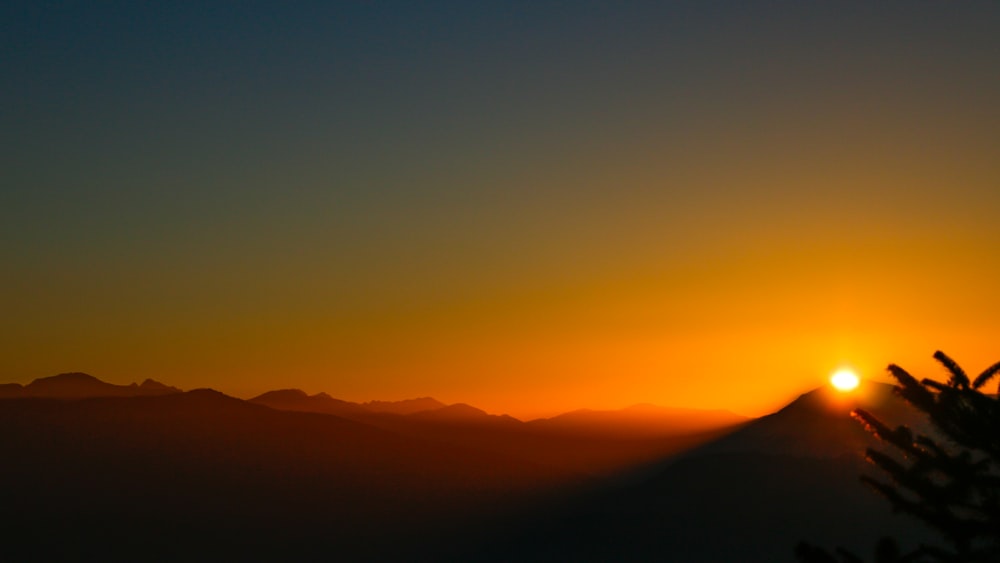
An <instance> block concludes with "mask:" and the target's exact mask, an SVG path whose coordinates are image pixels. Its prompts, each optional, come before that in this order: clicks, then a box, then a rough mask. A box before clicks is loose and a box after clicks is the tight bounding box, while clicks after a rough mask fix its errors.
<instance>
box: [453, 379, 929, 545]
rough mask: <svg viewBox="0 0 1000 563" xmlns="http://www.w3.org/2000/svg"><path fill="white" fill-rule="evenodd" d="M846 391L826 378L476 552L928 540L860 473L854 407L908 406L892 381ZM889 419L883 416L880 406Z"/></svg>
mask: <svg viewBox="0 0 1000 563" xmlns="http://www.w3.org/2000/svg"><path fill="white" fill-rule="evenodd" d="M884 387H885V388H883V387H879V386H877V385H875V386H874V387H872V388H870V389H869V391H870V393H868V394H859V395H857V396H853V397H850V398H848V397H843V396H835V395H831V394H829V393H828V392H827V390H825V389H820V390H816V391H813V392H811V393H807V394H805V395H803V396H802V397H800V398H799V399H798V400H796V401H794V402H793V403H791V404H790V405H788V406H787V407H785V408H784V409H782V410H781V411H779V412H777V413H775V414H773V415H769V416H768V417H763V418H762V419H758V420H757V421H754V422H751V423H749V424H747V425H745V426H743V427H742V428H740V429H739V430H736V431H735V432H733V433H732V434H730V435H728V436H726V437H723V438H721V439H719V440H717V441H715V442H712V443H709V444H706V445H704V446H702V447H700V448H697V449H695V450H694V451H692V452H690V453H688V454H686V455H684V456H682V457H681V459H678V460H672V461H669V462H664V463H662V464H659V465H654V466H653V467H647V468H645V469H644V470H643V471H642V472H639V473H636V474H634V475H631V476H630V477H629V478H628V479H619V480H617V482H618V483H622V482H624V483H627V484H626V485H624V486H618V487H614V486H609V487H607V488H604V489H603V490H598V491H595V492H592V493H587V494H585V495H582V496H580V497H577V498H574V499H571V500H569V501H567V502H564V503H562V504H558V505H551V506H549V507H547V508H546V509H544V510H541V511H539V512H538V513H537V515H535V516H528V515H526V516H525V518H527V519H528V520H529V522H528V523H527V524H526V525H524V526H523V527H522V528H521V529H520V530H519V531H517V532H515V533H507V534H498V535H497V536H496V537H495V538H494V542H493V544H492V545H489V546H485V547H483V549H482V551H480V552H478V553H472V554H469V557H470V558H471V559H476V560H484V561H671V562H676V563H709V562H717V561H740V562H745V563H757V562H759V563H765V562H767V563H774V562H778V563H780V562H782V561H787V562H792V561H794V560H795V558H794V552H793V548H794V546H795V544H796V543H797V542H798V541H800V540H802V539H808V540H809V541H812V542H816V543H820V544H828V545H843V546H846V547H849V548H855V549H858V550H859V551H863V552H867V551H870V550H871V548H872V547H873V546H874V544H875V542H876V541H877V540H878V538H879V537H880V536H881V535H883V534H891V535H895V536H896V537H899V538H901V539H902V540H903V541H904V542H907V543H916V542H918V541H926V540H927V539H929V535H930V534H931V532H929V531H928V530H927V529H925V528H924V527H923V526H922V525H921V524H920V523H918V522H916V521H915V520H911V519H907V518H905V517H901V516H897V515H893V514H892V512H891V510H890V508H889V506H888V504H887V503H886V502H884V500H883V499H881V498H880V497H878V495H876V494H874V493H873V492H872V491H870V490H869V489H867V488H866V487H865V486H863V485H862V483H861V482H860V480H859V477H860V475H861V474H862V473H863V472H866V471H868V470H869V467H868V465H867V463H866V462H865V461H864V459H863V448H864V446H865V445H866V440H869V439H870V438H869V437H867V434H866V433H865V432H864V430H863V429H862V428H860V426H859V425H858V424H857V423H856V422H854V421H852V420H850V419H849V418H848V415H847V413H848V412H850V410H851V409H852V408H854V406H856V405H858V404H863V405H865V406H866V407H868V408H870V409H873V410H876V409H880V410H882V412H891V413H895V414H904V415H905V414H907V408H906V406H904V405H905V404H904V403H903V402H902V400H901V399H898V398H897V397H895V396H893V395H892V394H891V393H888V392H887V389H886V388H888V387H889V386H884ZM887 418H888V419H891V418H890V417H887Z"/></svg>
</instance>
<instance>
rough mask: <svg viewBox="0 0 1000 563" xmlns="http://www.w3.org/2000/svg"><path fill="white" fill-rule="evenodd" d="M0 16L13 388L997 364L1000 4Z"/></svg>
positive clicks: (406, 7)
mask: <svg viewBox="0 0 1000 563" xmlns="http://www.w3.org/2000/svg"><path fill="white" fill-rule="evenodd" d="M0 22H3V23H2V24H0V30H2V31H0V54H2V55H0V75H2V76H3V80H2V81H0V131H2V133H0V143H2V145H0V149H2V150H0V260H2V262H3V268H2V271H0V315H2V322H0V382H19V383H26V382H29V381H31V380H32V379H34V378H36V377H43V376H48V375H53V374H56V373H60V372H67V371H84V372H87V373H90V374H92V375H95V376H97V377H99V378H101V379H104V380H106V381H110V382H114V383H128V382H131V381H142V380H143V379H145V378H147V377H149V378H153V379H157V380H160V381H163V382H166V383H169V384H172V385H177V386H179V387H182V388H185V389H190V388H196V387H213V388H216V389H219V390H221V391H224V392H226V393H229V394H232V395H235V396H240V397H250V396H253V395H256V394H258V393H261V392H264V391H266V390H269V389H275V388H289V387H296V388H301V389H304V390H306V391H308V392H310V393H315V392H319V391H325V392H328V393H330V394H331V395H333V396H335V397H339V398H342V399H347V400H370V399H402V398H407V397H416V396H427V395H430V396H434V397H436V398H438V399H439V400H443V401H446V402H459V401H462V402H467V403H470V404H473V405H476V406H479V407H481V408H484V409H486V410H488V411H490V412H505V413H510V414H513V415H515V416H521V417H533V416H542V415H546V414H553V413H555V412H559V411H564V410H569V409H573V408H579V407H590V408H619V407H624V406H626V405H629V404H633V403H640V402H643V403H654V404H659V405H665V406H686V407H698V408H724V409H729V410H733V411H735V412H739V413H742V414H747V415H761V414H765V413H767V412H770V411H772V410H774V409H775V408H777V407H779V406H781V405H782V404H783V403H785V402H787V401H788V400H790V399H791V398H793V397H795V396H796V395H798V394H799V393H802V392H805V391H807V390H809V389H811V388H813V387H816V386H818V385H822V384H823V382H824V381H825V379H826V378H827V377H828V376H829V374H830V373H832V372H833V371H835V370H836V369H837V368H840V367H844V366H850V367H853V368H854V369H856V370H857V371H858V372H859V373H860V374H861V375H862V376H863V377H869V378H882V377H884V376H883V374H884V367H885V365H886V364H888V363H890V362H893V363H897V364H900V365H902V366H903V367H905V368H908V369H911V371H913V372H914V373H916V374H917V375H920V376H937V375H939V374H940V373H941V371H940V370H939V369H937V368H936V367H935V364H934V362H933V361H932V360H931V359H930V357H931V354H932V353H933V352H934V351H935V350H937V349H942V350H944V351H945V352H946V353H948V354H949V355H951V356H952V357H954V358H955V359H956V360H958V361H959V363H961V364H962V365H964V366H965V367H966V368H967V369H968V370H969V371H973V372H978V371H979V370H982V369H984V368H985V367H987V366H988V365H990V364H992V363H993V362H994V361H996V360H1000V347H998V345H997V343H998V342H1000V324H998V321H997V319H1000V292H998V291H997V290H996V288H997V280H998V275H1000V261H998V260H997V257H998V252H1000V221H997V216H998V214H1000V72H997V69H998V68H1000V4H998V3H996V2H985V1H984V2H976V1H969V2H944V1H905V2H903V1H886V2H878V3H871V2H861V1H856V2H855V1H847V2H777V1H768V2H763V1H756V0H751V1H739V2H737V1H732V2H713V1H692V2H680V1H678V2H659V3H655V2H626V1H616V2H594V1H574V2H544V1H543V2H537V1H536V2H495V3H494V2H474V3H472V2H409V1H407V2H393V1H385V2H296V3H291V2H288V3H286V2H190V3H189V2H163V3H157V2H142V3H140V2H105V3H100V4H99V5H94V4H92V3H85V2H18V1H15V2H5V3H4V4H3V6H2V7H0Z"/></svg>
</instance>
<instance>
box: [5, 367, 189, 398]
mask: <svg viewBox="0 0 1000 563" xmlns="http://www.w3.org/2000/svg"><path fill="white" fill-rule="evenodd" d="M180 392H181V390H180V389H178V388H176V387H169V386H167V385H164V384H162V383H159V382H157V381H153V380H152V379H147V380H145V381H143V382H142V384H141V385H137V384H135V383H132V384H130V385H114V384H111V383H105V382H103V381H101V380H100V379H97V378H96V377H94V376H92V375H88V374H86V373H79V372H74V373H62V374H59V375H53V376H51V377H42V378H39V379H36V380H34V381H32V382H31V383H29V384H27V385H25V386H21V385H19V384H17V383H10V384H5V385H2V386H0V398H16V397H40V398H49V399H85V398H90V397H137V396H150V395H168V394H173V393H180Z"/></svg>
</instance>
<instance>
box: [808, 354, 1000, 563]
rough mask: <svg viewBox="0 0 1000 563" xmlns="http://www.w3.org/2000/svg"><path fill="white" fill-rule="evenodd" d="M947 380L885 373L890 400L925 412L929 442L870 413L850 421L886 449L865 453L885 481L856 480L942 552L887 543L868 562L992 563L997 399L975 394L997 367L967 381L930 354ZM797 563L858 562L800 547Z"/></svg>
mask: <svg viewBox="0 0 1000 563" xmlns="http://www.w3.org/2000/svg"><path fill="white" fill-rule="evenodd" d="M934 359H936V360H937V361H939V362H940V363H941V364H942V365H943V366H944V367H945V369H947V371H948V373H949V379H948V382H947V383H940V382H937V381H934V380H931V379H924V380H921V381H918V380H917V379H916V378H914V377H913V376H912V375H910V374H909V373H907V372H906V370H904V369H903V368H901V367H899V366H897V365H890V366H889V373H890V374H891V375H892V376H893V377H894V378H895V379H896V381H897V382H898V385H897V386H896V388H895V391H896V393H897V394H899V395H900V396H901V397H903V398H904V399H905V400H906V401H907V402H909V403H910V404H911V405H913V406H914V407H916V408H917V409H919V410H920V411H922V412H923V413H925V414H926V415H927V417H928V419H929V420H930V422H931V424H932V427H933V428H934V429H935V430H936V431H937V432H936V436H935V437H933V438H932V437H930V436H924V435H920V434H914V432H913V431H912V430H910V429H909V428H907V427H906V426H898V427H896V428H895V429H893V428H890V427H889V426H887V425H886V424H884V423H883V422H881V421H880V420H878V419H877V418H876V417H874V416H873V415H872V414H871V413H868V412H866V411H864V410H861V409H858V410H855V411H854V412H853V413H851V414H852V416H853V417H854V418H855V419H857V420H858V421H860V422H861V423H862V424H864V425H865V427H866V428H867V429H868V430H869V431H870V432H871V433H872V434H874V435H875V436H876V437H878V438H879V439H880V440H882V441H883V442H887V443H888V444H889V445H890V446H892V449H891V450H889V451H888V452H881V451H877V450H873V449H871V448H869V449H868V450H867V452H866V454H867V457H868V460H869V461H870V462H871V463H872V464H874V465H875V466H876V467H878V468H879V469H881V470H882V471H883V472H884V473H885V474H887V476H888V477H889V482H886V481H883V480H879V479H876V478H873V477H870V476H867V475H865V476H862V477H861V480H862V481H863V482H865V483H867V484H869V485H870V486H872V487H873V488H874V489H875V490H876V491H878V492H879V493H881V494H882V495H883V496H884V497H885V498H886V499H888V500H889V502H890V503H891V504H892V508H893V511H894V512H905V513H907V514H910V515H912V516H915V517H916V518H919V519H920V520H922V521H924V522H925V523H927V524H928V525H929V526H931V527H932V528H934V529H935V530H937V531H938V532H940V533H941V535H942V537H943V539H944V540H945V542H946V543H947V544H948V546H947V547H934V546H928V545H921V546H919V547H917V548H916V549H914V550H912V551H909V552H906V553H903V552H901V551H900V549H899V548H898V546H897V544H896V542H895V541H894V540H893V539H891V538H883V539H882V540H881V541H880V542H879V544H878V546H877V547H876V549H875V555H874V559H873V561H874V562H875V563H944V562H947V563H980V562H982V563H985V562H994V563H995V562H1000V400H998V396H997V395H992V396H991V395H987V394H985V393H984V392H983V391H981V389H982V388H983V386H984V385H986V383H987V382H989V380H990V379H992V378H993V377H994V376H996V375H997V374H998V373H1000V362H997V363H996V364H993V365H992V366H990V367H989V368H988V369H986V370H985V371H984V372H982V373H981V374H979V376H978V377H976V378H975V379H974V380H971V381H970V379H969V376H968V375H966V373H965V371H964V370H963V369H962V368H961V367H960V366H959V365H958V364H957V363H955V361H954V360H952V359H951V358H949V357H948V356H947V355H945V354H944V353H943V352H940V351H938V352H935V353H934ZM795 553H796V555H797V556H798V558H799V561H801V562H802V563H862V562H863V559H862V558H860V557H858V556H857V555H855V554H853V553H850V552H849V551H847V550H845V549H842V548H838V549H836V550H835V552H834V554H830V553H829V552H827V551H826V550H824V549H822V548H818V547H815V546H811V545H808V544H805V543H801V544H799V545H798V546H797V547H796V550H795Z"/></svg>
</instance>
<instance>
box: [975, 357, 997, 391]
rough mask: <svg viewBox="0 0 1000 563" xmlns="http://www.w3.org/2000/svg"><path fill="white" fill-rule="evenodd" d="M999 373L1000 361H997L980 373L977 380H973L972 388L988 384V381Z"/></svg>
mask: <svg viewBox="0 0 1000 563" xmlns="http://www.w3.org/2000/svg"><path fill="white" fill-rule="evenodd" d="M997 373H1000V362H997V363H995V364H993V365H992V366H990V367H988V368H986V369H985V370H983V373H981V374H979V376H977V377H976V380H975V381H973V382H972V388H973V389H979V388H980V387H982V386H983V385H986V382H987V381H989V380H990V379H992V378H993V376H994V375H996V374H997Z"/></svg>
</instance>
